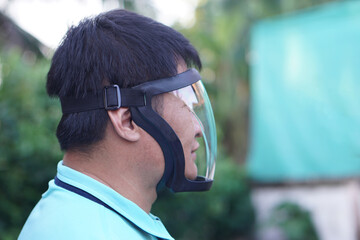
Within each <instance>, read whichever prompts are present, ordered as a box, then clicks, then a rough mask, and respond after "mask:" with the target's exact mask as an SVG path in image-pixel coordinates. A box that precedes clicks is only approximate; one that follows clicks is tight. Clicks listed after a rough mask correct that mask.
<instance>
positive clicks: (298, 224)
mask: <svg viewBox="0 0 360 240" xmlns="http://www.w3.org/2000/svg"><path fill="white" fill-rule="evenodd" d="M269 226H273V227H278V228H280V229H281V231H282V232H283V233H284V235H285V237H286V239H287V240H303V239H307V240H317V239H319V237H318V236H317V233H316V230H315V227H314V223H313V221H312V219H311V214H310V212H309V211H307V210H305V209H303V208H302V207H300V206H299V205H297V204H295V203H292V202H284V203H281V204H279V205H277V206H276V207H275V208H274V209H273V210H272V212H271V215H270V219H269Z"/></svg>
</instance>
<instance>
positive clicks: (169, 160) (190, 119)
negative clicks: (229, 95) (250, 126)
mask: <svg viewBox="0 0 360 240" xmlns="http://www.w3.org/2000/svg"><path fill="white" fill-rule="evenodd" d="M200 79H201V77H200V74H199V73H198V72H197V71H196V70H195V69H189V70H187V71H185V72H183V73H180V74H178V75H175V76H173V77H170V78H164V79H159V80H154V81H150V82H145V83H143V84H140V85H137V86H134V87H132V88H122V89H120V88H119V87H118V86H117V85H111V86H107V87H105V89H104V90H103V91H99V92H98V93H96V94H88V95H86V96H85V97H83V98H81V99H79V98H73V97H66V98H62V99H60V100H61V106H62V110H63V113H73V112H82V111H89V110H93V109H101V108H105V109H106V110H115V109H118V108H120V107H129V109H130V111H131V115H132V119H133V121H134V122H135V123H136V124H137V125H138V126H140V127H141V128H143V129H144V130H145V131H146V132H147V133H148V134H149V135H151V136H152V137H153V138H154V139H155V140H156V141H157V143H158V144H159V146H160V147H161V150H162V152H163V155H164V159H165V170H164V174H163V176H162V178H161V180H160V182H159V183H158V189H161V188H162V187H164V186H166V187H168V188H169V189H171V190H172V191H174V192H185V191H206V190H209V189H210V187H211V185H212V182H213V178H214V173H215V159H216V151H217V142H216V128H215V120H214V115H213V111H212V108H211V104H210V101H209V98H208V95H207V93H206V90H205V88H204V86H203V84H202V82H201V80H200ZM159 98H160V99H161V100H160V102H161V103H160V104H161V105H162V107H161V108H162V110H161V111H159V110H158V109H157V103H156V102H157V100H156V99H159Z"/></svg>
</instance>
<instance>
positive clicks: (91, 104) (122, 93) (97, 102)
mask: <svg viewBox="0 0 360 240" xmlns="http://www.w3.org/2000/svg"><path fill="white" fill-rule="evenodd" d="M60 101H61V108H62V112H63V113H64V114H67V113H75V112H86V111H90V110H95V109H106V110H114V109H118V108H120V107H134V106H145V98H144V93H143V92H142V91H140V90H135V89H131V88H121V89H120V88H119V86H118V85H111V86H106V87H105V88H104V90H103V91H99V92H97V93H96V94H87V95H86V96H85V97H83V98H75V97H63V98H60Z"/></svg>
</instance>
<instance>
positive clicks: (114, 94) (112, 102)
mask: <svg viewBox="0 0 360 240" xmlns="http://www.w3.org/2000/svg"><path fill="white" fill-rule="evenodd" d="M104 107H105V109H106V110H115V109H119V108H120V107H121V94H120V88H119V86H118V85H110V86H105V88H104Z"/></svg>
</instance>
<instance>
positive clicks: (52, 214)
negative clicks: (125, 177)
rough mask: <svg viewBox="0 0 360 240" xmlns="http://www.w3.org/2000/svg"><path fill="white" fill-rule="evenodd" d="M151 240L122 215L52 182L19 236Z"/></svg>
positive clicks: (40, 239) (40, 238)
mask: <svg viewBox="0 0 360 240" xmlns="http://www.w3.org/2000/svg"><path fill="white" fill-rule="evenodd" d="M104 237H106V238H107V239H122V238H125V239H151V238H148V237H147V236H146V235H144V233H143V232H142V231H141V230H140V229H138V228H137V227H135V226H134V225H133V224H132V223H130V222H129V221H128V220H126V219H125V218H124V217H122V216H121V215H119V214H117V213H115V212H112V211H111V210H109V209H107V208H105V207H104V206H102V205H100V204H98V203H95V202H93V201H91V200H89V199H87V198H84V197H82V196H80V195H77V194H74V193H72V192H69V191H67V190H66V189H61V188H58V187H56V186H54V185H52V183H50V184H49V190H48V191H47V192H46V193H44V195H43V197H42V199H41V200H40V201H39V202H38V204H37V205H36V206H35V208H34V209H33V211H32V212H31V214H30V216H29V218H28V219H27V221H26V223H25V225H24V227H23V229H22V231H21V234H20V236H19V239H27V240H32V239H37V240H42V239H55V240H56V239H103V238H104Z"/></svg>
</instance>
